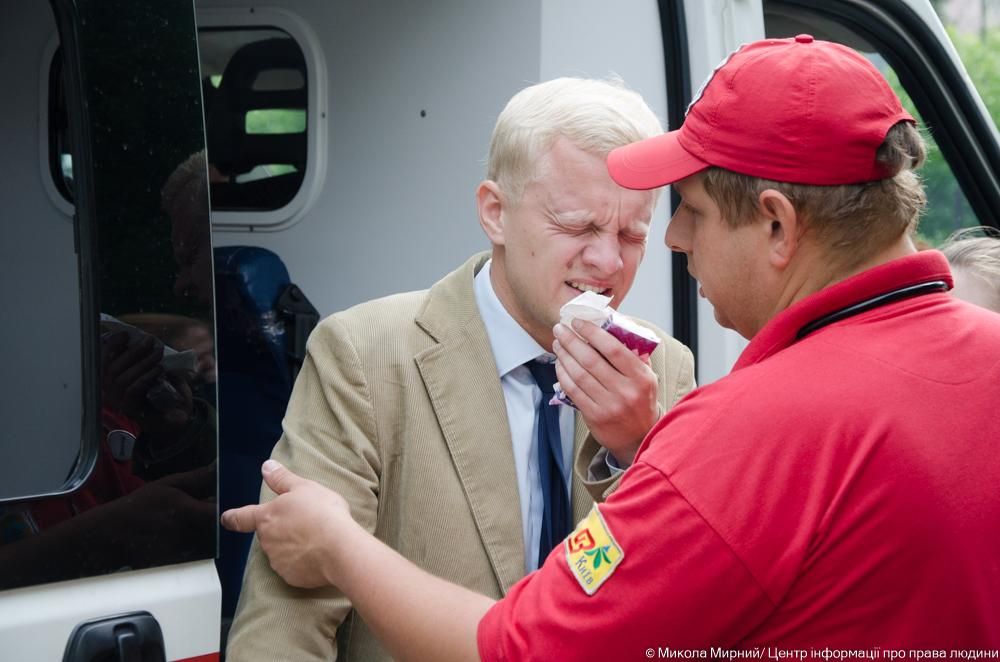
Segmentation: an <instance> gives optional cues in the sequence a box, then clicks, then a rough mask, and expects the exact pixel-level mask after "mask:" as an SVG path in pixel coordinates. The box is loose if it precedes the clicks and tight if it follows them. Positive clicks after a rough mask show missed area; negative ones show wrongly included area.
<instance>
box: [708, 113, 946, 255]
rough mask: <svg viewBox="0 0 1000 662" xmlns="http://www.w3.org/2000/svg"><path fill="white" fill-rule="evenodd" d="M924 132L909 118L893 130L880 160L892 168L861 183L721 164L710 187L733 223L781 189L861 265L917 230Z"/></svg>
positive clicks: (823, 242)
mask: <svg viewBox="0 0 1000 662" xmlns="http://www.w3.org/2000/svg"><path fill="white" fill-rule="evenodd" d="M926 155H927V148H926V145H925V143H924V139H923V137H922V136H921V135H920V132H919V131H918V130H917V128H916V127H915V126H913V124H911V123H910V122H900V123H898V124H896V125H894V126H893V127H892V128H891V129H889V131H888V133H887V134H886V138H885V141H884V142H883V143H882V145H881V147H879V149H878V151H877V153H876V156H875V158H876V160H877V161H878V162H879V164H880V165H881V166H882V167H883V168H884V171H885V172H887V173H890V175H889V176H888V177H886V178H885V179H881V180H877V181H873V182H865V183H861V184H841V185H836V186H816V185H810V184H789V183H787V182H776V181H772V180H769V179H761V178H759V177H750V176H748V175H741V174H739V173H735V172H732V171H729V170H724V169H722V168H710V169H708V170H707V171H705V177H704V180H703V181H704V186H705V191H706V193H708V195H709V196H711V198H712V199H713V200H714V201H715V203H716V204H717V205H719V210H720V211H721V212H722V216H723V218H725V219H726V221H727V222H728V223H729V224H730V226H732V227H739V226H741V225H746V224H748V223H751V222H753V221H754V220H756V219H757V218H758V217H759V214H760V210H759V209H758V199H759V196H760V194H761V193H762V192H763V191H765V190H767V189H774V190H776V191H779V192H780V193H782V194H783V195H785V197H787V198H788V199H789V200H790V201H791V202H792V204H793V205H794V206H795V210H796V212H797V213H798V214H799V215H800V216H801V217H802V219H803V222H804V225H805V228H806V232H811V233H813V235H814V237H815V240H816V241H817V242H818V243H819V245H820V246H822V247H823V248H825V249H826V250H827V251H828V253H829V255H830V258H831V259H832V260H834V261H836V262H837V263H838V265H839V266H840V267H842V268H845V269H850V268H853V267H856V266H857V265H859V264H861V263H863V262H865V261H866V260H868V259H869V258H871V257H872V256H874V255H875V254H877V253H878V252H879V251H881V250H883V249H884V248H886V247H888V246H889V245H891V244H892V243H893V242H894V241H896V240H898V239H899V237H900V236H902V235H903V234H904V233H907V232H914V231H915V230H916V227H917V223H918V222H919V220H920V215H921V214H922V213H923V211H924V209H925V208H926V206H927V196H926V194H925V192H924V187H923V184H922V183H921V181H920V178H919V177H918V176H917V174H916V173H915V172H914V170H916V169H917V168H919V167H920V166H921V165H922V164H923V162H924V159H925V158H926Z"/></svg>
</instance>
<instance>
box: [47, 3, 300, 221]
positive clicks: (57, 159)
mask: <svg viewBox="0 0 1000 662" xmlns="http://www.w3.org/2000/svg"><path fill="white" fill-rule="evenodd" d="M256 15H258V16H259V15H264V16H265V17H266V11H263V10H262V11H260V12H257V14H256ZM205 22H206V23H207V24H208V25H207V26H204V27H201V28H200V29H199V31H198V45H199V56H200V64H201V79H202V88H201V91H202V97H203V102H204V121H205V129H206V139H207V142H208V156H209V160H210V162H211V168H210V171H209V172H210V190H211V201H212V202H211V208H212V211H213V212H215V214H214V216H213V220H214V221H215V222H216V223H218V224H219V225H226V226H233V225H236V226H243V227H246V226H254V225H260V226H275V225H279V224H282V223H285V222H288V221H289V220H290V219H291V218H292V217H293V216H294V215H295V213H296V212H297V210H298V209H299V208H300V207H301V206H302V204H303V200H304V198H305V197H306V195H305V194H306V192H305V191H303V188H304V186H306V185H308V184H309V183H311V182H313V181H316V179H317V178H318V176H319V175H318V173H317V174H313V175H312V176H310V173H312V172H313V171H315V170H316V169H317V167H318V164H317V163H316V161H317V160H316V159H315V158H311V157H309V156H308V154H309V152H310V151H312V152H314V153H315V152H318V151H319V150H318V148H317V147H316V144H317V142H318V140H319V137H317V136H316V135H314V134H315V131H314V130H311V129H310V126H311V125H312V123H311V120H312V118H311V116H310V115H311V111H310V109H309V98H310V89H309V80H310V78H309V76H310V71H309V70H308V67H309V66H310V65H309V64H308V63H307V58H306V54H305V53H304V52H303V49H302V46H301V45H300V43H299V41H298V40H297V39H296V37H295V36H293V35H292V34H291V33H290V32H289V31H288V30H285V29H282V28H281V27H275V26H270V25H245V26H240V27H233V26H231V25H229V23H235V24H240V23H241V22H243V17H240V18H238V19H234V18H233V17H231V16H228V15H225V14H223V15H222V16H218V15H215V14H212V16H211V17H210V18H209V19H207V20H206V21H205ZM215 23H218V24H219V25H218V26H217V25H215ZM289 29H292V28H291V27H290V28H289ZM310 61H311V60H310ZM60 63H61V57H60V55H59V53H54V54H53V56H52V59H51V66H50V68H49V74H48V104H47V113H48V117H47V120H48V121H47V124H48V131H47V135H46V136H43V142H44V143H45V144H46V145H45V146H46V152H47V154H46V157H47V159H48V171H49V176H50V178H51V182H50V183H49V188H50V189H51V190H50V195H52V196H53V197H54V201H55V202H56V204H57V206H58V207H60V208H61V209H63V210H64V211H65V212H66V213H67V214H71V213H72V202H73V162H72V156H71V154H70V150H69V147H68V127H67V125H66V111H65V98H64V92H63V84H64V81H63V72H62V69H61V64H60ZM310 146H312V147H310ZM310 159H311V160H312V162H310Z"/></svg>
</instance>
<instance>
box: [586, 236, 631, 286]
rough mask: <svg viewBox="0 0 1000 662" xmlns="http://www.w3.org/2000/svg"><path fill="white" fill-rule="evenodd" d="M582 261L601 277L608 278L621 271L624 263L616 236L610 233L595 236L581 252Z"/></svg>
mask: <svg viewBox="0 0 1000 662" xmlns="http://www.w3.org/2000/svg"><path fill="white" fill-rule="evenodd" d="M583 260H584V262H585V263H587V264H588V265H589V266H592V267H595V268H596V269H597V270H598V271H599V272H600V273H601V274H603V275H608V276H610V275H613V274H616V273H618V272H619V271H621V269H622V267H623V266H624V265H625V263H624V261H623V260H622V250H621V243H620V242H619V240H618V235H616V234H613V233H610V232H607V233H605V232H601V233H599V234H597V235H595V236H594V238H593V240H592V241H591V242H590V243H589V244H588V245H587V247H586V248H585V249H584V251H583Z"/></svg>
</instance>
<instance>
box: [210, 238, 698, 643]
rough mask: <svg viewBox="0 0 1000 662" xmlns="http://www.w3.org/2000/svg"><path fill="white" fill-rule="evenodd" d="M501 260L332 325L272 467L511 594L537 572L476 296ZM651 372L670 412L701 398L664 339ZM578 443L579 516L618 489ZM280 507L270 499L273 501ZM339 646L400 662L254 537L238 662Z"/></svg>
mask: <svg viewBox="0 0 1000 662" xmlns="http://www.w3.org/2000/svg"><path fill="white" fill-rule="evenodd" d="M487 257H488V256H487V255H486V254H481V255H477V256H475V257H473V258H472V259H470V260H469V261H468V262H466V263H465V264H464V265H462V266H461V267H460V268H459V269H457V270H456V271H454V272H452V273H451V274H449V275H448V276H446V277H445V278H443V279H442V280H441V281H439V282H438V283H436V284H435V285H434V286H433V287H432V288H431V289H430V290H425V291H421V292H410V293H405V294H398V295H394V296H390V297H386V298H384V299H379V300H376V301H370V302H367V303H364V304H361V305H359V306H356V307H354V308H351V309H349V310H347V311H344V312H341V313H337V314H335V315H333V316H331V317H329V318H327V319H326V320H324V321H323V322H322V323H321V324H320V325H319V326H318V327H317V328H316V329H315V331H314V332H313V333H312V335H311V336H310V338H309V342H308V346H307V350H308V355H307V357H306V360H305V364H304V366H303V368H302V371H301V372H300V374H299V377H298V379H297V381H296V383H295V388H294V390H293V393H292V398H291V401H290V403H289V406H288V411H287V414H286V416H285V419H284V424H283V425H284V434H283V436H282V438H281V440H280V441H279V442H278V444H277V445H276V446H275V449H274V453H273V457H274V458H275V459H277V460H279V461H280V462H282V463H284V464H285V465H286V466H288V467H290V468H291V469H292V470H294V471H296V472H297V473H300V474H302V475H304V476H307V477H309V478H312V479H314V480H317V481H319V482H320V483H322V484H324V485H328V486H330V487H331V488H333V489H335V490H337V491H338V492H340V493H341V494H343V495H344V497H345V498H346V499H347V501H348V502H349V503H350V504H351V513H352V514H353V516H354V517H355V519H357V520H358V522H360V523H361V524H362V525H363V526H365V527H366V528H367V529H368V530H369V531H372V532H374V533H375V535H376V536H378V538H379V539H381V540H383V541H385V542H386V543H387V544H389V545H391V546H392V547H393V548H395V549H396V550H398V551H399V552H400V553H401V554H402V555H403V556H405V557H406V558H408V559H410V560H412V561H413V562H414V563H416V564H417V565H419V566H421V567H422V568H424V569H425V570H427V571H429V572H431V573H433V574H435V575H438V576H441V577H445V578H447V579H449V580H451V581H453V582H457V583H459V584H462V585H463V586H466V587H468V588H470V589H472V590H475V591H478V592H480V593H483V594H485V595H488V596H492V597H494V598H499V597H501V596H503V595H504V593H505V592H506V591H507V589H508V588H509V587H510V586H511V585H512V584H513V583H514V582H516V581H517V580H518V579H520V578H521V577H522V576H523V575H524V544H523V542H522V527H521V510H520V507H519V505H518V504H519V496H518V489H517V479H516V476H515V473H514V456H513V451H512V448H511V441H510V432H509V429H508V423H507V410H506V406H505V404H504V396H503V390H502V388H501V385H500V379H499V377H498V375H497V370H496V364H495V362H494V360H493V355H492V352H491V350H490V343H489V339H488V337H487V335H486V329H485V327H484V326H483V322H482V320H481V319H480V317H479V312H478V309H477V307H476V302H475V297H474V294H473V278H474V275H475V273H476V272H478V270H479V268H480V267H481V266H482V264H483V263H484V262H485V261H486V258H487ZM651 328H652V327H651ZM659 333H660V335H663V333H662V332H659ZM651 361H652V366H653V368H654V370H655V371H656V373H657V375H658V376H659V396H660V401H661V406H662V408H663V410H664V411H665V410H666V408H667V407H669V406H670V405H672V404H673V403H674V402H676V401H677V400H678V399H679V398H680V397H681V396H683V395H684V394H686V393H687V392H688V391H689V390H690V389H691V388H692V386H693V360H692V356H691V353H690V351H688V349H687V348H686V347H684V346H683V345H681V344H680V343H678V342H677V341H675V340H673V339H672V338H669V337H666V336H664V342H663V343H662V344H661V346H660V348H658V349H657V350H656V351H655V352H654V353H653V354H652V356H651ZM585 441H587V442H588V443H585ZM574 443H575V448H576V450H575V453H576V461H575V470H576V473H577V476H576V477H575V478H574V481H573V485H572V487H571V499H572V501H573V515H574V518H575V519H577V520H579V519H580V518H582V517H583V516H584V515H585V514H586V512H587V511H588V509H589V508H590V506H591V504H592V500H591V496H590V494H589V493H588V489H589V490H590V491H591V493H593V494H595V495H596V496H597V497H600V496H601V495H602V494H603V493H604V492H605V491H608V489H609V488H610V487H611V484H612V482H611V481H597V482H591V483H589V484H585V481H582V480H581V478H580V475H581V472H583V473H582V475H583V476H586V475H587V474H586V468H587V466H588V465H589V463H590V461H591V459H592V458H593V456H594V454H595V452H596V451H597V450H598V448H599V447H598V446H597V444H596V442H595V441H594V440H593V438H592V437H589V435H588V431H587V428H586V425H585V424H584V423H583V420H582V418H581V417H580V416H579V415H577V420H576V436H575V440H574ZM581 450H582V452H581ZM273 496H274V495H273V493H272V492H271V491H270V490H269V489H268V488H267V487H264V488H263V490H262V493H261V500H262V501H267V500H269V499H271V498H273ZM338 650H339V652H340V657H339V659H341V660H350V661H358V660H364V661H368V660H385V659H388V656H387V655H386V654H385V652H384V651H383V650H382V648H381V646H380V645H379V644H378V642H377V641H376V640H375V638H374V637H373V636H372V634H371V632H370V631H369V629H368V627H367V626H366V625H365V623H364V622H363V621H362V620H361V619H360V618H358V617H356V616H355V614H354V612H352V611H351V608H350V604H349V602H348V601H347V599H346V598H345V597H343V596H342V595H341V594H340V593H339V592H338V591H337V590H336V589H335V588H327V589H319V590H302V589H296V588H291V587H289V586H288V585H286V584H285V583H284V581H282V579H281V578H280V577H278V576H277V575H276V574H275V573H274V572H273V571H272V570H271V568H270V566H269V565H268V562H267V558H266V557H265V556H264V554H263V553H262V552H261V550H260V547H259V546H258V544H257V541H256V539H255V540H254V543H253V546H252V548H251V551H250V558H249V561H248V564H247V570H246V575H245V577H244V580H243V589H242V594H241V596H240V602H239V606H238V608H237V613H236V618H235V621H234V624H233V627H232V630H231V634H230V637H229V642H228V650H227V655H228V658H229V659H230V660H234V661H238V660H262V661H263V660H268V661H271V660H297V661H298V660H332V659H335V658H337V653H338Z"/></svg>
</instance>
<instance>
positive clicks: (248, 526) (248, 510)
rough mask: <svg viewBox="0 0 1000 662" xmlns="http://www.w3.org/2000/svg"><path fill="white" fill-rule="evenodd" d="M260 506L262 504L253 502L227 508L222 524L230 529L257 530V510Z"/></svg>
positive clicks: (223, 514)
mask: <svg viewBox="0 0 1000 662" xmlns="http://www.w3.org/2000/svg"><path fill="white" fill-rule="evenodd" d="M260 508H261V506H260V505H257V504H253V505H249V506H243V507H242V508H232V509H230V510H227V511H226V512H224V513H222V518H221V520H222V526H224V527H226V528H227V529H229V530H230V531H237V532H239V533H253V532H254V531H256V530H257V511H258V510H260Z"/></svg>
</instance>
